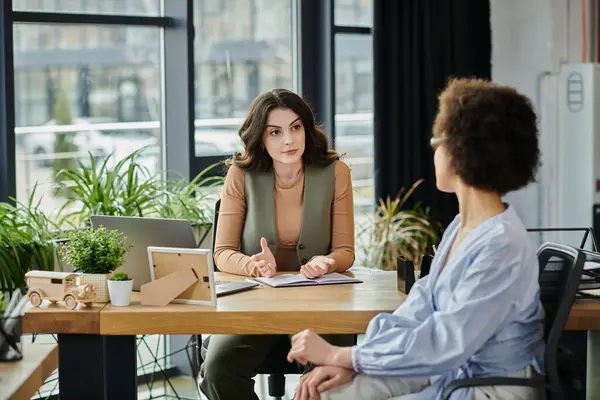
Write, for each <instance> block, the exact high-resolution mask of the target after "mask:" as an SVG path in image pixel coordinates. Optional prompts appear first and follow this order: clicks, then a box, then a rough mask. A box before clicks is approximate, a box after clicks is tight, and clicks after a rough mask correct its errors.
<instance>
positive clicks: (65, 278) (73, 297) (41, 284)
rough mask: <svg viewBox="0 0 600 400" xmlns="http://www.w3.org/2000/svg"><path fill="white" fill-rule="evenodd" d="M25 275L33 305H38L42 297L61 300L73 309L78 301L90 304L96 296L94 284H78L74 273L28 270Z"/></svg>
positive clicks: (51, 300)
mask: <svg viewBox="0 0 600 400" xmlns="http://www.w3.org/2000/svg"><path fill="white" fill-rule="evenodd" d="M25 277H26V278H27V286H28V287H29V291H28V292H27V296H28V297H29V301H30V302H31V305H32V306H34V307H39V306H40V305H41V304H42V301H43V300H44V299H48V300H50V302H51V303H56V302H58V301H62V302H64V304H65V306H66V307H67V308H69V309H71V310H73V309H75V308H76V307H77V304H78V303H83V304H84V305H86V306H88V307H89V306H91V305H92V303H93V302H94V300H95V298H96V292H95V291H94V285H92V284H86V285H78V284H77V283H76V279H77V277H78V275H77V274H74V273H70V272H54V271H29V272H27V273H26V274H25Z"/></svg>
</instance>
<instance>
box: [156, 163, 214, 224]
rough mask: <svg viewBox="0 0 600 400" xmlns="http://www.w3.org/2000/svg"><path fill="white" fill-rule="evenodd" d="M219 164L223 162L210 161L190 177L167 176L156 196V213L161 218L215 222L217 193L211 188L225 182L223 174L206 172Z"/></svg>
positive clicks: (192, 222)
mask: <svg viewBox="0 0 600 400" xmlns="http://www.w3.org/2000/svg"><path fill="white" fill-rule="evenodd" d="M219 165H222V162H218V163H215V164H212V165H209V166H208V167H206V168H205V169H204V170H202V171H200V173H199V174H198V175H196V177H195V178H194V179H192V180H191V181H188V180H187V179H186V178H185V177H182V176H180V177H179V178H176V179H169V180H166V181H165V184H164V186H163V187H162V188H161V194H160V196H157V197H156V199H155V206H154V210H153V213H154V214H156V216H157V217H159V218H172V219H185V220H187V221H189V222H190V223H191V224H192V226H194V227H200V226H203V225H210V224H212V217H213V212H212V209H213V206H214V196H211V189H212V188H215V187H217V186H219V185H222V184H223V181H224V178H223V177H222V176H206V175H207V173H208V172H209V171H210V170H212V169H213V168H215V167H217V166H219ZM179 175H180V174H179Z"/></svg>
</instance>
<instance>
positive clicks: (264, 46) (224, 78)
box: [194, 0, 295, 172]
mask: <svg viewBox="0 0 600 400" xmlns="http://www.w3.org/2000/svg"><path fill="white" fill-rule="evenodd" d="M293 3H294V0H252V1H248V0H196V2H195V3H194V12H195V14H196V15H195V16H194V21H195V25H196V37H195V52H194V53H195V57H196V59H195V65H196V71H195V79H196V82H195V89H196V91H195V96H196V101H195V103H196V106H195V115H196V121H195V125H196V133H195V155H196V157H206V156H215V155H231V154H232V153H233V152H234V151H236V150H239V149H241V142H240V140H239V138H238V129H239V126H240V125H241V122H242V119H243V118H244V116H245V115H246V112H247V111H248V107H249V106H250V103H251V102H252V100H253V99H254V98H255V97H256V96H258V95H259V94H260V93H261V92H264V91H266V90H269V89H272V88H275V87H284V88H287V89H291V90H295V84H294V82H293V79H292V68H293V62H294V55H293V53H292V48H293V46H292V38H293V32H292V26H293V24H292V9H293ZM196 172H198V171H196Z"/></svg>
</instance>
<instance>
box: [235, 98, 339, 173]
mask: <svg viewBox="0 0 600 400" xmlns="http://www.w3.org/2000/svg"><path fill="white" fill-rule="evenodd" d="M276 108H286V109H289V110H291V111H293V112H295V113H296V114H298V116H299V117H300V119H301V120H302V124H303V125H304V132H305V135H306V138H305V148H304V154H303V156H302V160H303V161H304V164H307V165H319V166H326V165H329V164H331V163H332V162H334V161H335V160H338V159H339V158H340V157H339V155H338V154H337V152H335V151H334V150H330V149H329V145H328V142H327V135H326V134H325V132H324V131H323V129H322V128H321V127H320V126H318V125H317V124H316V122H315V115H314V114H313V111H312V109H311V108H310V106H309V105H308V104H307V103H306V102H305V101H304V100H303V99H302V98H301V97H300V96H298V95H297V94H296V93H294V92H291V91H289V90H286V89H272V90H269V91H268V92H265V93H262V94H260V95H259V96H258V97H256V99H254V101H253V102H252V104H251V105H250V109H249V110H248V115H247V116H246V119H245V121H244V123H243V124H242V126H241V128H240V130H239V135H240V138H241V139H242V142H243V143H244V151H243V152H242V153H240V152H236V153H235V154H234V155H233V158H231V159H229V160H227V162H226V166H227V168H229V166H231V165H232V164H233V165H235V166H237V167H239V168H241V169H248V170H257V171H269V170H271V168H272V166H273V159H272V158H271V156H269V153H267V151H266V150H264V149H263V147H262V138H263V134H264V130H265V127H266V126H267V118H268V117H269V113H270V112H271V111H272V110H274V109H276Z"/></svg>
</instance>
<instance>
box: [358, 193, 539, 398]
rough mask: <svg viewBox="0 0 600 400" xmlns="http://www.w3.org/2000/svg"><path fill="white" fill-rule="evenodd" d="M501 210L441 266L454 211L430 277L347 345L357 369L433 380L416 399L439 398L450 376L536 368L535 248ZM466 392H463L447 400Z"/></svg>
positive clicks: (454, 227) (510, 213)
mask: <svg viewBox="0 0 600 400" xmlns="http://www.w3.org/2000/svg"><path fill="white" fill-rule="evenodd" d="M505 207H506V209H505V211H504V212H503V213H502V214H499V215H496V216H494V217H492V218H490V219H488V220H486V221H485V222H483V223H482V224H480V225H479V226H478V227H476V228H475V229H474V230H473V231H471V232H470V233H469V234H468V236H467V237H466V238H465V239H464V240H463V241H462V243H461V244H460V245H459V246H458V247H457V249H456V250H455V252H454V254H453V255H452V257H451V259H450V260H448V262H447V264H446V266H445V267H443V262H444V260H445V258H446V255H447V254H448V251H449V250H450V248H451V247H452V243H453V241H454V238H455V237H456V234H457V232H458V230H459V227H460V215H458V216H457V217H456V218H455V219H454V221H453V222H452V223H451V224H450V225H449V226H448V228H447V229H446V231H445V233H444V235H443V237H442V240H441V242H440V246H439V248H438V251H437V253H436V255H435V256H434V258H433V261H432V265H431V271H430V274H429V275H428V276H426V277H424V278H422V279H420V280H419V281H417V283H416V284H415V285H414V286H413V288H412V289H411V291H410V294H409V295H408V296H407V298H406V300H405V301H404V303H403V304H402V305H400V307H398V309H396V311H394V313H392V314H380V315H378V316H376V317H375V318H374V319H373V320H372V321H371V322H370V323H369V327H368V328H367V332H366V335H365V339H364V341H363V342H362V343H361V344H359V345H357V346H354V348H353V349H352V362H353V364H354V369H355V370H356V371H357V372H359V373H365V374H370V375H387V376H399V377H420V378H425V377H434V378H435V379H432V381H433V383H432V385H431V386H429V387H428V388H426V389H424V390H423V391H422V392H421V395H422V396H421V395H419V396H418V397H419V398H423V399H439V398H441V393H442V391H443V389H444V387H445V386H446V385H447V384H448V382H450V381H452V380H454V379H460V378H467V377H474V376H492V375H493V376H501V375H506V374H508V373H511V372H516V371H518V370H520V369H522V368H525V367H526V366H527V365H529V364H531V365H533V366H534V367H535V368H536V370H537V371H538V372H540V373H543V360H544V358H543V354H544V339H543V318H544V310H543V308H542V305H541V302H540V289H539V284H538V274H539V267H538V261H537V256H536V249H535V248H534V246H533V244H532V243H531V240H530V239H529V237H528V234H527V231H526V229H525V227H524V226H523V224H522V222H521V220H520V219H519V217H518V215H517V213H516V212H515V211H514V209H513V208H512V207H510V206H509V205H505ZM442 267H443V268H442ZM470 396H471V394H470V390H469V389H462V390H458V391H456V392H454V395H453V397H452V399H467V398H468V399H470V398H471V397H470Z"/></svg>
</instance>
